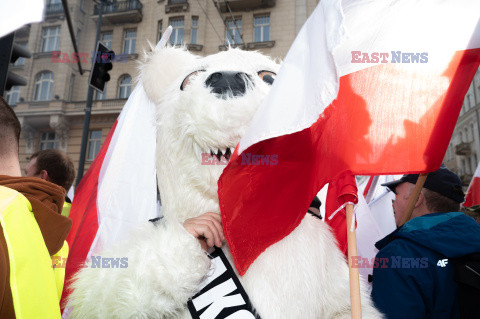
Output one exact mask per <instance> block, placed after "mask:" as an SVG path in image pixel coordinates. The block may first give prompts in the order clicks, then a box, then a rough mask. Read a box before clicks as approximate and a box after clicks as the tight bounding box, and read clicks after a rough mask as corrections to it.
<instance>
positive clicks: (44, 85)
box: [33, 71, 53, 101]
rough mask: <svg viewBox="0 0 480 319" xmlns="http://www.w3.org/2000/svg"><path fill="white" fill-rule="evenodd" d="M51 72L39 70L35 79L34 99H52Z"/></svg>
mask: <svg viewBox="0 0 480 319" xmlns="http://www.w3.org/2000/svg"><path fill="white" fill-rule="evenodd" d="M52 88H53V73H52V72H50V71H45V72H41V73H39V74H38V75H37V78H36V81H35V95H34V97H33V100H34V101H49V100H51V99H52Z"/></svg>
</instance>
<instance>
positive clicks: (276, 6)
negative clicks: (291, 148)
mask: <svg viewBox="0 0 480 319" xmlns="http://www.w3.org/2000/svg"><path fill="white" fill-rule="evenodd" d="M318 2H319V1H318V0H230V1H225V0H127V1H124V0H123V1H122V0H120V1H116V0H113V1H108V2H106V4H105V5H104V7H103V10H102V25H101V33H100V41H102V42H103V43H104V44H105V45H106V46H107V47H109V48H110V49H112V50H113V51H114V52H115V53H116V55H117V57H121V58H120V59H117V60H116V61H115V62H114V63H113V69H112V70H111V71H110V72H109V74H110V76H111V79H110V81H109V82H107V84H106V89H105V91H104V93H103V94H102V93H100V92H95V93H94V96H93V105H92V116H91V121H90V129H89V132H88V145H87V154H86V163H85V171H86V170H87V169H88V167H89V165H90V164H91V162H92V161H93V159H94V158H95V156H96V154H97V153H98V151H99V149H100V146H101V144H102V142H103V141H104V139H105V137H106V136H107V133H108V131H109V130H110V128H111V127H112V125H113V123H114V121H115V119H116V118H117V116H118V114H119V113H120V111H121V110H122V107H123V105H124V104H125V102H126V100H127V98H128V96H129V95H130V93H131V91H132V89H133V87H134V80H135V77H136V76H137V64H138V60H139V59H140V58H141V55H142V52H144V51H148V50H150V44H152V45H155V44H156V43H157V41H158V40H159V39H160V37H161V35H162V33H163V31H164V30H165V29H166V28H167V27H168V25H172V27H173V32H172V35H171V38H170V43H171V44H172V45H179V46H180V45H185V46H186V47H187V48H188V50H190V51H192V52H193V53H195V54H199V55H209V54H214V53H216V52H219V51H221V50H225V49H226V48H227V46H228V44H230V45H231V46H234V47H240V48H243V49H245V50H259V51H261V52H262V53H264V54H267V55H270V56H272V57H274V58H279V59H282V58H284V57H285V55H286V53H287V51H288V49H289V48H290V45H291V44H292V42H293V40H294V39H295V36H296V34H297V33H298V32H299V31H300V28H301V26H302V25H303V23H304V22H305V21H306V19H307V17H308V16H309V15H310V14H311V13H312V12H313V10H314V9H315V7H316V5H317V3H318ZM69 11H70V15H71V18H72V24H73V29H74V35H75V38H76V42H77V47H78V51H79V60H80V62H81V63H80V64H81V66H82V69H83V71H84V72H83V74H80V71H79V67H78V65H77V62H76V57H75V56H74V55H73V52H74V49H73V44H72V40H71V37H70V34H69V29H68V25H67V20H66V19H65V13H64V10H63V7H62V3H61V0H48V1H47V4H46V10H45V12H44V21H43V22H41V23H36V24H31V25H28V26H26V27H24V28H22V29H20V30H17V32H16V33H15V43H17V44H19V45H22V46H25V47H26V48H28V49H29V50H30V51H31V52H32V53H33V54H32V57H31V58H29V59H19V60H18V61H17V62H16V63H15V64H14V65H11V67H10V69H11V70H12V71H13V72H15V73H16V74H18V75H20V76H23V77H24V78H26V79H27V83H28V84H27V86H21V87H13V88H12V89H11V90H10V91H8V92H6V94H5V97H6V99H7V102H8V103H9V104H10V105H12V106H13V107H14V110H15V112H16V113H17V115H18V117H19V119H20V122H21V124H22V136H21V141H20V161H21V165H22V167H24V166H25V165H26V163H27V162H28V160H29V157H30V155H31V154H32V153H34V152H36V151H38V150H41V149H47V148H58V149H60V150H62V151H65V152H66V153H67V154H68V155H69V156H70V157H71V158H72V160H73V161H74V164H75V167H76V168H78V160H79V155H80V148H81V137H82V130H83V122H84V109H85V105H86V98H87V91H88V79H89V71H90V69H91V65H92V64H91V60H92V53H94V52H93V51H95V43H94V42H95V36H96V30H97V20H98V17H99V7H98V5H97V4H95V3H94V2H93V1H91V0H70V1H69Z"/></svg>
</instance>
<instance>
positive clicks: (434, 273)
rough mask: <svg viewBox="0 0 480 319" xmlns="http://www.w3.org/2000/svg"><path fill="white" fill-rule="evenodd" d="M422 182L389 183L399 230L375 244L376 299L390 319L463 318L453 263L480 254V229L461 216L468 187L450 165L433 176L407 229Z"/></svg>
mask: <svg viewBox="0 0 480 319" xmlns="http://www.w3.org/2000/svg"><path fill="white" fill-rule="evenodd" d="M417 179H418V174H408V175H404V176H403V177H402V178H401V179H399V180H397V181H394V182H390V183H386V184H383V185H384V186H387V187H388V188H389V189H390V190H391V191H393V192H394V193H395V194H396V199H395V201H394V202H393V210H394V213H395V222H396V224H397V229H396V230H395V231H394V232H392V233H391V234H389V235H387V236H386V237H385V238H383V239H382V240H380V241H379V242H377V243H376V244H375V246H376V247H377V248H378V249H379V252H378V254H377V256H376V258H377V259H376V260H377V261H378V267H374V270H373V285H372V299H373V301H374V302H375V305H376V306H377V308H378V309H379V310H380V311H382V312H383V313H385V314H386V316H387V318H409V319H413V318H435V319H438V318H448V319H450V318H460V311H459V303H458V295H457V284H456V283H455V280H454V270H455V269H454V265H453V263H452V262H450V259H451V258H458V257H461V256H465V255H468V254H471V253H476V252H480V226H479V225H478V224H477V223H476V222H475V220H473V219H472V218H471V217H468V216H466V215H465V214H463V213H461V212H459V211H460V203H462V202H463V201H464V194H463V191H462V183H461V181H460V179H459V177H458V176H457V175H456V174H455V173H453V172H452V171H450V170H449V169H448V168H446V167H445V166H444V165H442V167H440V169H438V170H437V171H435V172H432V173H429V174H428V176H427V180H426V182H425V184H424V186H423V189H422V191H421V193H420V196H419V198H418V200H417V202H416V203H415V207H414V209H413V212H412V215H411V218H410V220H409V221H408V222H406V223H405V224H404V225H402V223H403V219H404V216H405V214H406V207H407V204H408V201H409V198H410V195H411V194H412V191H413V189H414V187H415V183H416V182H417ZM376 264H377V263H376Z"/></svg>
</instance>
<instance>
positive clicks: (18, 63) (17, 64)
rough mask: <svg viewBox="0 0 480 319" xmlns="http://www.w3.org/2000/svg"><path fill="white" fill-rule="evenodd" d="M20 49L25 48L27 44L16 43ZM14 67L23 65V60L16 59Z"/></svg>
mask: <svg viewBox="0 0 480 319" xmlns="http://www.w3.org/2000/svg"><path fill="white" fill-rule="evenodd" d="M17 44H18V45H19V46H21V47H22V48H27V42H18V43H17ZM13 65H15V66H20V65H25V58H23V57H22V58H18V59H17V61H15V63H14V64H13Z"/></svg>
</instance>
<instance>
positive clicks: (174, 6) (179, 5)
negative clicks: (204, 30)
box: [165, 0, 190, 13]
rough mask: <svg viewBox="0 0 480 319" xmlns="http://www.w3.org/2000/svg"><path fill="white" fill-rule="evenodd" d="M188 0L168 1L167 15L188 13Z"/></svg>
mask: <svg viewBox="0 0 480 319" xmlns="http://www.w3.org/2000/svg"><path fill="white" fill-rule="evenodd" d="M189 6H190V5H189V4H188V0H168V2H167V3H166V4H165V13H175V12H182V11H188V8H189Z"/></svg>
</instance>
